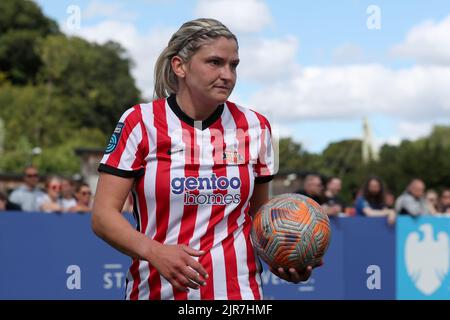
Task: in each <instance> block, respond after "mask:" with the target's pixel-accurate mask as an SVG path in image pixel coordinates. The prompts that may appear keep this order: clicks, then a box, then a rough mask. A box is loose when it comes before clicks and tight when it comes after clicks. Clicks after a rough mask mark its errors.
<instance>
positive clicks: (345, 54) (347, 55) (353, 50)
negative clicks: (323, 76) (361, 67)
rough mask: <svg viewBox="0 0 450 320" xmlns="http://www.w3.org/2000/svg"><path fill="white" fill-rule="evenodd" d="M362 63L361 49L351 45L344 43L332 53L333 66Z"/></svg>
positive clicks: (362, 54) (362, 53)
mask: <svg viewBox="0 0 450 320" xmlns="http://www.w3.org/2000/svg"><path fill="white" fill-rule="evenodd" d="M362 62H364V52H363V49H362V48H361V47H360V46H358V45H356V44H353V43H346V44H344V45H342V46H340V47H338V48H336V49H335V50H334V52H333V63H334V64H339V65H342V64H357V63H362Z"/></svg>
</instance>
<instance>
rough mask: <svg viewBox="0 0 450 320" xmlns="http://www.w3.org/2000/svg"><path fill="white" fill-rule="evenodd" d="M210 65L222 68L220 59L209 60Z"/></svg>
mask: <svg viewBox="0 0 450 320" xmlns="http://www.w3.org/2000/svg"><path fill="white" fill-rule="evenodd" d="M209 63H210V64H212V65H214V66H220V60H219V59H211V60H209Z"/></svg>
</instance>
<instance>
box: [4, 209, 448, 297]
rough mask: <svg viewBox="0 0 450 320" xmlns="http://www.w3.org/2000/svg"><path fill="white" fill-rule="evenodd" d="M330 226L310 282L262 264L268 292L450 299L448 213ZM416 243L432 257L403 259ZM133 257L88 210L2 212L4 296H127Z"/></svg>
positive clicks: (336, 221) (339, 220)
mask: <svg viewBox="0 0 450 320" xmlns="http://www.w3.org/2000/svg"><path fill="white" fill-rule="evenodd" d="M126 217H127V219H128V220H129V221H130V222H132V220H133V218H132V216H131V215H130V214H127V215H126ZM430 226H432V227H433V228H434V231H435V233H433V230H431V231H430ZM331 227H332V238H331V244H330V247H329V249H328V252H327V254H326V256H325V259H324V265H323V266H322V267H320V268H317V269H315V270H314V272H313V275H312V276H311V278H310V279H309V280H308V281H307V282H306V283H301V284H297V285H295V284H291V283H287V282H285V281H282V280H280V279H279V278H277V277H276V276H274V275H273V274H271V273H270V272H269V271H268V270H267V268H265V270H264V272H263V273H262V282H263V290H264V296H265V298H266V299H301V300H304V299H306V300H307V299H335V300H340V299H396V298H398V299H427V298H430V299H450V285H449V284H450V276H449V275H448V262H449V257H450V251H449V241H448V239H449V233H450V219H445V218H440V219H439V218H420V219H416V220H414V219H411V218H407V217H406V218H405V217H401V218H399V219H398V221H397V225H396V227H393V226H388V225H387V223H386V220H385V219H383V218H363V217H353V218H334V219H331ZM396 229H397V232H396ZM427 230H428V231H427ZM422 232H425V233H426V232H428V233H427V235H428V237H421V234H422ZM430 232H431V238H430V236H429V235H430ZM425 233H424V234H425ZM433 235H434V237H433ZM408 239H409V240H408ZM430 239H431V240H433V239H435V240H434V241H431V240H430ZM436 243H438V245H436ZM420 244H422V246H420ZM419 247H421V248H422V251H420V252H421V254H422V255H424V257H423V258H424V259H425V261H428V262H430V261H431V262H430V263H428V264H426V263H425V264H422V265H418V266H414V263H419V264H420V261H421V259H420V256H419V259H417V257H416V258H414V255H412V258H411V257H409V258H408V259H409V260H406V258H405V250H406V248H409V251H410V252H415V250H417V248H419ZM433 250H434V251H433ZM445 250H446V251H445ZM396 252H397V254H396ZM436 255H437V258H436ZM410 256H411V254H410ZM439 257H440V258H441V259H439ZM424 259H422V260H424ZM417 261H419V262H417ZM130 263H131V259H130V258H129V257H127V256H125V255H123V254H121V253H120V252H118V251H116V250H114V249H112V248H111V247H110V246H108V245H107V244H106V243H105V242H103V241H102V240H100V239H99V238H97V237H96V236H95V235H94V234H93V232H92V231H91V227H90V215H89V214H85V215H81V214H65V215H58V214H40V213H22V212H20V213H19V212H0V299H57V300H58V299H64V300H65V299H123V298H124V283H125V274H126V271H127V269H128V267H129V265H130ZM446 263H447V264H446ZM411 270H412V271H411ZM418 274H419V276H418ZM434 275H436V276H434ZM430 279H431V280H430ZM427 281H428V282H429V281H431V282H432V283H431V284H430V283H428V282H427Z"/></svg>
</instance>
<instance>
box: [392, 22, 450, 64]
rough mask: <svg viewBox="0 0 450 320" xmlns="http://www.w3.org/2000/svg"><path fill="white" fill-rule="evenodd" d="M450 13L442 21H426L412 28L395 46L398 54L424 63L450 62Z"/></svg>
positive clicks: (395, 51) (394, 49) (393, 51)
mask: <svg viewBox="0 0 450 320" xmlns="http://www.w3.org/2000/svg"><path fill="white" fill-rule="evenodd" d="M449 35H450V15H449V16H448V17H447V18H445V19H444V20H442V21H441V22H434V21H426V22H424V23H422V24H420V25H418V26H415V27H414V28H412V29H411V30H410V31H409V32H408V35H407V36H406V39H405V41H404V42H403V43H401V44H399V45H397V46H394V47H393V48H392V50H391V52H392V53H393V54H394V55H396V56H401V57H409V58H414V59H416V60H417V61H418V62H419V63H422V64H438V65H449V64H450V36H449Z"/></svg>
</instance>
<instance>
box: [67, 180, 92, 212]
mask: <svg viewBox="0 0 450 320" xmlns="http://www.w3.org/2000/svg"><path fill="white" fill-rule="evenodd" d="M91 196H92V191H91V188H90V187H89V185H88V184H87V183H80V184H78V185H77V186H76V188H75V197H76V199H77V201H76V203H75V205H74V206H72V207H70V208H69V210H68V211H69V212H82V213H85V212H90V211H91V209H92V207H91Z"/></svg>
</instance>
